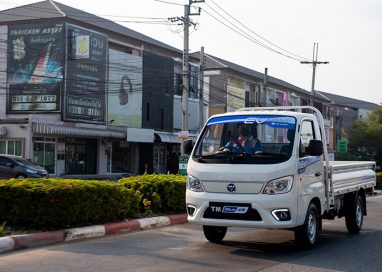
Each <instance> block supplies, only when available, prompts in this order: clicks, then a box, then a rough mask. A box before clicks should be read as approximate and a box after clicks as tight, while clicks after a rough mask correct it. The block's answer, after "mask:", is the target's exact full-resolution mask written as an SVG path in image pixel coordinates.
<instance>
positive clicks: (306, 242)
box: [294, 203, 320, 249]
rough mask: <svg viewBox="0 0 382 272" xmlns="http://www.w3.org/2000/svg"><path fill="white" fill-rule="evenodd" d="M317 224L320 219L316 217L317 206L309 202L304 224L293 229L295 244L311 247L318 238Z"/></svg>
mask: <svg viewBox="0 0 382 272" xmlns="http://www.w3.org/2000/svg"><path fill="white" fill-rule="evenodd" d="M319 225H320V219H319V217H318V212H317V207H316V205H315V204H314V203H310V204H309V207H308V210H307V212H306V217H305V222H304V224H303V225H302V226H300V227H298V228H296V229H295V230H294V237H295V240H296V243H297V245H299V246H301V247H303V248H306V249H309V248H312V247H313V246H314V245H315V243H316V241H317V238H318V230H319Z"/></svg>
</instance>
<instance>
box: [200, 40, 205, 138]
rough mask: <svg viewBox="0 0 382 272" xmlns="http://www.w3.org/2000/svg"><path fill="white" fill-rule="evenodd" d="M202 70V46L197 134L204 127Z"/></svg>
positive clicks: (201, 53)
mask: <svg viewBox="0 0 382 272" xmlns="http://www.w3.org/2000/svg"><path fill="white" fill-rule="evenodd" d="M204 68H205V59H204V46H202V47H201V48H200V64H199V69H200V73H199V76H200V78H199V85H200V89H199V133H200V132H202V128H203V125H204V101H203V100H204V95H203V92H204V86H203V85H204Z"/></svg>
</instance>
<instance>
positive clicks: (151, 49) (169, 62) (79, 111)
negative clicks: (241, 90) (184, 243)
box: [0, 1, 199, 176]
mask: <svg viewBox="0 0 382 272" xmlns="http://www.w3.org/2000/svg"><path fill="white" fill-rule="evenodd" d="M0 36H1V43H0V54H1V57H0V66H1V67H0V70H1V72H0V81H1V83H2V84H1V86H0V130H1V135H0V152H1V153H6V154H12V155H17V156H23V157H25V158H28V159H31V160H33V161H35V162H36V163H38V164H40V165H42V166H44V167H45V168H46V169H47V170H48V171H49V174H50V175H52V176H63V175H65V176H68V175H69V176H70V175H106V174H122V173H132V174H137V173H143V172H148V173H151V172H161V173H166V172H168V171H169V170H171V171H176V167H177V165H176V164H177V162H176V161H175V157H176V155H177V154H178V153H179V143H180V139H179V138H178V137H177V135H178V134H177V131H178V130H180V127H179V124H178V123H179V118H178V116H181V111H180V107H179V103H180V96H179V86H178V85H177V84H178V82H177V76H176V75H177V74H179V73H181V71H180V70H179V67H181V63H180V60H181V59H182V51H181V50H178V49H176V48H174V47H171V46H169V45H167V44H165V43H162V42H160V41H157V40H154V39H152V38H150V37H147V36H145V35H142V34H140V33H138V32H135V31H133V30H131V29H128V28H126V27H123V26H121V25H118V24H116V23H114V22H112V21H109V20H106V19H104V18H100V17H98V16H95V15H93V14H89V13H86V12H84V11H81V10H77V9H74V8H72V7H69V6H66V5H63V4H60V3H57V2H53V1H42V2H39V3H35V4H31V5H26V6H21V7H17V8H14V9H9V10H5V11H1V12H0ZM191 70H192V71H194V70H195V69H191ZM192 84H193V83H192V81H191V87H193V88H194V89H197V86H193V85H192ZM190 104H191V106H190V108H191V109H193V108H194V106H193V104H195V97H193V96H191V97H190ZM192 114H193V113H192V111H190V120H191V121H190V129H191V135H196V131H195V130H194V131H192V129H193V128H194V129H196V127H195V126H194V127H193V125H192V123H193V122H196V123H199V120H198V116H193V115H192ZM174 124H175V126H174Z"/></svg>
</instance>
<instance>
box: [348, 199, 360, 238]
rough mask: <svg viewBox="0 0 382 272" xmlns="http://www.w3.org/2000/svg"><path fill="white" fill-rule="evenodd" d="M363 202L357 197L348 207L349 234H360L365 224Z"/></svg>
mask: <svg viewBox="0 0 382 272" xmlns="http://www.w3.org/2000/svg"><path fill="white" fill-rule="evenodd" d="M363 205H364V204H363V200H362V197H361V196H359V195H357V196H356V197H355V199H354V201H353V202H352V203H351V204H350V205H349V206H348V210H347V211H346V214H345V222H346V228H347V229H348V231H349V233H359V231H360V230H361V229H362V224H363Z"/></svg>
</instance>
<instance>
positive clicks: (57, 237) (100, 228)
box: [0, 214, 188, 253]
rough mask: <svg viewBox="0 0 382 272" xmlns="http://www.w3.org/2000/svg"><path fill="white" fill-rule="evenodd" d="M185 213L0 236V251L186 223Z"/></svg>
mask: <svg viewBox="0 0 382 272" xmlns="http://www.w3.org/2000/svg"><path fill="white" fill-rule="evenodd" d="M187 222H188V221H187V214H176V215H169V216H157V217H150V218H142V219H132V220H126V221H122V222H117V223H110V224H105V225H95V226H88V227H81V228H72V229H64V230H58V231H48V232H39V233H31V234H21V235H12V236H4V237H0V253H2V252H8V251H12V250H18V249H24V248H31V247H37V246H43V245H52V244H55V243H60V242H67V241H73V240H79V239H86V238H92V237H100V236H106V235H110V234H116V233H123V232H130V231H138V230H144V229H149V228H153V227H162V226H168V225H174V224H184V223H187Z"/></svg>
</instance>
